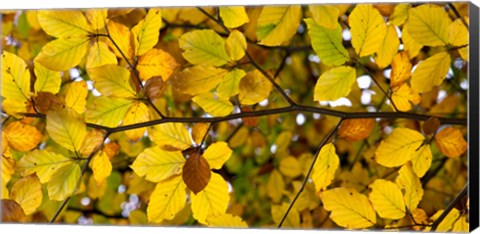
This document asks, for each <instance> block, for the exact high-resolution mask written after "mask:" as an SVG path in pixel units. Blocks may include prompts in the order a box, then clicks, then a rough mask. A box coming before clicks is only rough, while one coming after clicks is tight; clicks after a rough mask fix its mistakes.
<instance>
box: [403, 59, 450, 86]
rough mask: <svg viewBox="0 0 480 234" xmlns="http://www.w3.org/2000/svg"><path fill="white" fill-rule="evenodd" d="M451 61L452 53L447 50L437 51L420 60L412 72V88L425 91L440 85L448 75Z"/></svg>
mask: <svg viewBox="0 0 480 234" xmlns="http://www.w3.org/2000/svg"><path fill="white" fill-rule="evenodd" d="M450 62H451V59H450V54H448V53H447V52H440V53H437V54H435V55H433V56H431V57H429V58H427V59H425V60H424V61H422V62H420V63H419V64H418V66H417V67H416V69H415V71H413V74H412V80H411V82H410V83H411V85H412V89H413V90H414V91H417V92H419V93H424V92H428V91H430V90H432V88H433V87H434V86H438V85H440V84H441V83H442V81H443V79H445V76H447V73H448V70H449V69H450Z"/></svg>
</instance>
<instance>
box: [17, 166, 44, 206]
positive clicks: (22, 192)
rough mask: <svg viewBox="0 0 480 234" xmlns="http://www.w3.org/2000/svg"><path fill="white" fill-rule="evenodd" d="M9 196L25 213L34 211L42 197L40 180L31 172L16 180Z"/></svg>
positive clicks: (40, 202)
mask: <svg viewBox="0 0 480 234" xmlns="http://www.w3.org/2000/svg"><path fill="white" fill-rule="evenodd" d="M10 197H11V199H12V200H14V201H16V202H17V203H18V204H19V205H20V206H21V207H22V209H23V211H24V212H25V215H30V214H32V213H34V212H35V210H37V208H38V207H39V206H40V205H41V204H42V199H43V193H42V185H41V184H40V180H39V179H38V177H37V176H35V175H33V174H32V175H29V176H27V177H24V178H22V179H20V180H18V181H17V182H15V184H14V185H13V187H12V190H11V191H10Z"/></svg>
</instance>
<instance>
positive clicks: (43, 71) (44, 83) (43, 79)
mask: <svg viewBox="0 0 480 234" xmlns="http://www.w3.org/2000/svg"><path fill="white" fill-rule="evenodd" d="M34 64H35V69H34V72H35V76H36V77H37V79H36V80H35V85H34V89H35V93H36V94H37V93H39V92H50V93H52V94H57V93H58V91H60V84H61V83H62V78H61V77H60V72H56V71H52V70H49V69H48V68H46V67H44V66H42V65H41V64H40V63H38V62H34Z"/></svg>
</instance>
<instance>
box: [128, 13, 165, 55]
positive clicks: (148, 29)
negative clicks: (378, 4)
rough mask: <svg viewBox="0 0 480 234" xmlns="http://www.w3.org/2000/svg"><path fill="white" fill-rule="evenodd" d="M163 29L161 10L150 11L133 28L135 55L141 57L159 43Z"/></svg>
mask: <svg viewBox="0 0 480 234" xmlns="http://www.w3.org/2000/svg"><path fill="white" fill-rule="evenodd" d="M161 27H162V14H161V11H160V9H159V8H155V9H154V8H152V9H150V10H148V13H147V15H146V16H145V19H143V20H141V21H140V22H138V24H137V25H135V26H134V27H133V28H132V33H133V35H134V37H135V39H136V40H135V55H136V56H140V55H143V54H145V53H146V52H147V51H148V50H150V49H152V48H153V47H154V46H155V45H156V44H157V42H158V37H159V35H160V28H161Z"/></svg>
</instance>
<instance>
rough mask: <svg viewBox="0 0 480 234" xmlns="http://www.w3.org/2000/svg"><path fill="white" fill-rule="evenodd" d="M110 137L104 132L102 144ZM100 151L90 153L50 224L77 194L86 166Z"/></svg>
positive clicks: (108, 133)
mask: <svg viewBox="0 0 480 234" xmlns="http://www.w3.org/2000/svg"><path fill="white" fill-rule="evenodd" d="M109 135H110V132H108V131H107V132H106V133H105V136H104V137H103V142H105V140H106V139H107V137H108V136H109ZM100 149H102V147H99V148H98V149H97V150H94V151H93V152H92V153H90V155H89V156H88V158H87V160H86V161H85V164H83V167H82V170H81V174H80V178H78V180H77V184H76V185H75V189H74V190H73V193H72V195H70V196H69V197H67V198H66V199H65V200H63V202H62V204H61V205H60V207H59V208H58V209H57V211H56V212H55V214H54V215H53V217H52V219H51V220H50V223H54V222H55V220H56V219H57V218H58V216H59V215H60V213H62V210H63V209H64V208H65V207H66V206H67V204H68V202H69V201H70V199H71V198H72V196H73V195H74V194H75V193H76V192H77V190H78V187H79V185H80V183H81V182H82V178H83V175H85V172H86V171H87V169H88V164H90V161H92V159H93V156H95V154H96V153H97V152H98V151H99V150H100Z"/></svg>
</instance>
